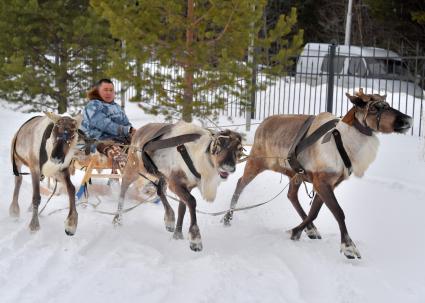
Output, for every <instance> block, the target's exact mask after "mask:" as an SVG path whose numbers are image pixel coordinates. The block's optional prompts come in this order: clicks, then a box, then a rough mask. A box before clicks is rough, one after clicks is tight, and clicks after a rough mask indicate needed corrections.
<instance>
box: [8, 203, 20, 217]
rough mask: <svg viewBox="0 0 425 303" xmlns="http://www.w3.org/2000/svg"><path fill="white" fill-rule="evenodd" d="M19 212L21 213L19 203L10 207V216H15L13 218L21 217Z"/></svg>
mask: <svg viewBox="0 0 425 303" xmlns="http://www.w3.org/2000/svg"><path fill="white" fill-rule="evenodd" d="M19 214H20V209H19V205H13V204H12V205H10V207H9V216H11V217H13V218H19Z"/></svg>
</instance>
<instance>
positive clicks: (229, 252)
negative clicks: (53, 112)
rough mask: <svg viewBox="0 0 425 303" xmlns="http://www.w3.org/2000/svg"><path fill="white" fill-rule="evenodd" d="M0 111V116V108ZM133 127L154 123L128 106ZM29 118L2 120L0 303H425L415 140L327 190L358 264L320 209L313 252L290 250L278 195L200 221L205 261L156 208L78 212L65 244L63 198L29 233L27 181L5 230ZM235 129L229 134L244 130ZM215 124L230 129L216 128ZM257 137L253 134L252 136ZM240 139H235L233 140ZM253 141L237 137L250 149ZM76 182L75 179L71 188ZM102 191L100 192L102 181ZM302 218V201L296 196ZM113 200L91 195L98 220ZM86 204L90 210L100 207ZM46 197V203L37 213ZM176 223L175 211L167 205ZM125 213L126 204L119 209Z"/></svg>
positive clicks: (249, 191) (275, 183)
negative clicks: (115, 218)
mask: <svg viewBox="0 0 425 303" xmlns="http://www.w3.org/2000/svg"><path fill="white" fill-rule="evenodd" d="M0 105H1V104H0ZM127 110H128V112H129V117H130V120H131V121H133V123H134V124H135V126H141V125H143V124H145V123H147V122H151V121H161V118H160V117H152V116H147V115H144V114H142V113H141V111H139V110H138V108H137V106H136V105H135V104H128V107H127ZM29 117H30V115H28V114H22V113H18V112H15V111H12V110H10V109H7V108H5V107H3V108H0V121H2V127H1V128H0V161H1V163H3V165H2V168H1V170H0V178H1V179H0V190H1V192H2V195H1V201H0V298H1V299H0V301H1V302H2V303H6V302H13V303H16V302H31V303H36V302H46V303H48V302H63V303H66V302H90V303H95V302H102V303H107V302H167V301H171V302H291V303H292V302H361V303H364V302H418V303H419V302H425V262H424V261H423V258H424V256H425V237H424V230H425V220H423V213H424V212H425V199H424V196H425V158H424V152H423V148H424V142H423V139H422V140H421V139H419V138H418V137H416V136H408V135H407V136H403V135H386V136H381V137H380V140H381V145H380V150H379V152H378V157H377V160H376V161H375V162H374V163H373V164H372V165H371V167H370V169H369V170H368V171H367V172H366V175H365V177H363V178H362V179H358V178H355V177H352V178H351V179H349V180H348V181H346V182H344V183H342V184H341V186H340V187H338V188H337V190H336V196H337V198H338V199H339V201H340V204H341V206H342V208H343V209H344V212H345V215H346V223H347V227H348V230H349V232H350V236H351V238H352V239H353V241H354V242H355V243H356V245H357V247H358V249H359V250H360V252H361V254H362V257H363V258H362V259H361V260H348V259H346V258H345V257H344V256H343V255H341V254H340V253H339V238H340V237H339V229H338V226H337V223H336V221H335V219H334V218H333V217H332V215H331V214H330V212H329V211H328V210H327V208H326V207H323V209H322V211H321V213H320V214H319V217H318V219H317V220H316V226H317V227H318V230H319V232H320V233H321V235H322V237H323V239H322V240H310V239H308V238H307V237H306V235H305V234H303V235H302V237H301V240H300V241H297V242H294V241H291V240H290V239H289V236H288V234H287V233H286V231H287V230H288V229H290V228H292V227H294V226H295V225H297V224H299V223H300V219H299V218H298V216H297V214H296V212H295V210H294V209H293V208H292V206H291V205H290V202H289V200H288V199H287V198H286V191H285V192H284V194H282V195H280V196H279V197H278V198H277V199H276V200H274V201H272V202H271V203H269V204H267V205H265V206H262V207H259V208H255V209H252V210H249V211H244V212H237V213H235V217H234V220H233V225H232V226H231V227H230V228H224V227H223V226H222V223H221V222H220V219H221V218H220V217H211V216H205V215H201V214H199V215H198V224H199V227H200V230H201V234H202V238H203V246H204V249H203V251H202V252H199V253H195V252H192V251H191V250H190V249H189V243H188V240H187V228H188V216H186V220H185V225H184V227H183V229H184V234H185V237H186V238H185V240H173V239H172V235H171V234H170V233H168V232H167V231H166V230H165V228H164V224H163V214H164V211H163V207H162V206H161V205H160V204H153V203H150V204H143V205H141V206H140V207H138V208H136V209H135V210H134V211H132V212H129V213H127V214H125V215H124V224H123V226H122V227H119V228H114V227H113V225H112V216H108V215H102V214H99V213H96V212H95V211H94V209H93V208H92V207H90V206H89V207H87V208H82V207H78V212H79V225H78V228H77V233H76V235H75V236H73V237H69V236H66V235H65V233H64V225H63V224H64V220H65V218H66V215H67V211H60V212H56V213H53V214H52V215H48V214H49V213H50V212H51V211H54V210H57V209H59V208H63V207H66V205H67V196H66V195H60V196H55V197H54V198H53V199H52V201H51V202H50V203H49V205H48V206H47V208H46V210H45V212H44V213H43V215H42V216H41V218H40V225H41V229H40V231H38V232H37V233H30V231H29V229H28V224H29V221H30V218H31V214H30V213H29V212H26V208H27V207H28V206H29V205H30V201H31V191H32V189H31V185H30V178H29V177H28V176H25V177H24V182H23V185H22V189H21V195H20V199H19V200H20V206H21V218H20V219H18V220H15V219H12V218H10V217H9V215H8V207H9V204H10V202H11V199H12V192H13V175H12V168H11V164H10V160H9V152H10V141H11V139H12V136H13V134H14V132H15V131H16V130H17V129H18V127H19V125H20V124H21V123H22V122H24V121H25V120H26V119H28V118H29ZM243 122H244V121H243V120H236V121H235V122H234V123H235V124H240V123H243ZM220 124H231V123H229V122H228V121H225V119H223V120H221V121H220ZM254 126H256V125H254ZM242 129H243V128H240V130H242ZM253 129H254V130H253V131H251V132H250V133H248V134H247V135H246V138H247V140H248V141H252V138H253V134H254V131H255V127H253ZM242 172H243V164H241V165H240V166H239V167H238V169H237V171H236V173H235V174H233V175H231V176H230V177H229V179H228V180H227V181H226V182H224V183H222V184H221V185H220V187H219V192H218V196H217V197H218V198H217V199H216V201H215V202H214V203H212V204H210V203H207V202H205V201H202V199H201V198H200V194H199V192H197V191H196V190H194V193H195V196H196V198H197V200H198V208H199V209H201V210H204V211H220V210H224V209H226V208H227V207H228V205H229V202H230V198H231V196H232V193H233V190H234V188H235V186H236V182H237V180H238V178H239V177H240V176H241V174H242ZM80 178H81V174H77V175H76V176H74V177H73V181H74V182H75V184H76V185H78V181H79V180H80ZM97 182H98V183H100V184H102V183H104V182H106V181H103V180H99V181H97ZM286 183H287V179H286V177H283V178H281V176H280V175H279V174H276V173H272V172H265V173H263V174H261V175H260V176H258V177H257V178H256V179H255V180H254V181H253V182H252V183H251V184H250V185H248V186H247V187H246V189H245V191H244V192H243V194H242V195H241V197H240V200H239V201H240V202H239V204H238V205H239V206H247V205H250V204H254V203H258V202H262V201H265V200H268V199H269V198H271V197H273V196H274V195H275V194H276V193H278V192H279V191H280V190H281V189H282V188H283V187H284V186H285V185H286ZM300 193H301V201H302V204H303V207H304V208H305V209H308V207H309V205H308V204H309V199H308V198H307V196H306V194H305V193H304V192H301V191H300ZM117 195H118V188H117V187H113V188H112V194H111V195H109V196H108V195H106V196H105V195H102V196H100V195H99V198H100V199H101V201H102V203H101V204H100V205H99V206H98V208H99V209H102V210H108V211H114V210H115V209H116V203H117ZM93 196H94V195H92V196H91V197H90V200H91V202H93V203H97V200H96V199H95V198H94V197H93ZM46 199H47V197H45V196H43V198H42V205H44V202H45V201H46ZM171 203H172V206H173V208H174V210H175V211H176V212H177V207H176V206H177V205H176V204H175V203H174V202H171ZM130 205H134V201H127V202H126V206H130Z"/></svg>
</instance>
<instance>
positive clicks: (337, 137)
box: [332, 129, 353, 175]
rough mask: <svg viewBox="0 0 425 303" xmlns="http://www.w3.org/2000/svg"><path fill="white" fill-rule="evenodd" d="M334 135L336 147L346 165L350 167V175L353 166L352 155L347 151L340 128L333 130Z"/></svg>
mask: <svg viewBox="0 0 425 303" xmlns="http://www.w3.org/2000/svg"><path fill="white" fill-rule="evenodd" d="M332 135H333V136H334V139H335V143H336V148H337V149H338V151H339V154H340V156H341V158H342V161H343V162H344V165H345V167H346V168H347V169H348V175H351V172H352V171H353V167H352V165H351V160H350V157H348V154H347V151H346V150H345V148H344V144H343V143H342V139H341V133H340V132H339V130H337V129H334V130H333V131H332Z"/></svg>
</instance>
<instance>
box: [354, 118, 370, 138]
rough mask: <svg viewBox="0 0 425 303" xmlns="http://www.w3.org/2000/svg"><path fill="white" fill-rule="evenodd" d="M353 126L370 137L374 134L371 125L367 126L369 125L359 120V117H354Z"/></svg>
mask: <svg viewBox="0 0 425 303" xmlns="http://www.w3.org/2000/svg"><path fill="white" fill-rule="evenodd" d="M353 127H354V128H355V129H357V130H358V131H359V132H361V133H362V134H363V135H366V136H369V137H370V136H372V134H373V130H372V129H371V128H370V127H369V126H367V125H366V126H365V125H363V124H361V123H360V122H359V120H357V119H354V121H353Z"/></svg>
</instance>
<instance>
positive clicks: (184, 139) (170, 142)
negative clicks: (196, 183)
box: [141, 124, 201, 179]
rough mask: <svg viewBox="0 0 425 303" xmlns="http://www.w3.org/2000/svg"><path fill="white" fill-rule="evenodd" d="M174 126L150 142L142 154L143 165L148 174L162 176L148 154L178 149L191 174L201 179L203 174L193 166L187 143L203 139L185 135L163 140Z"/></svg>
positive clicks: (167, 128) (165, 129)
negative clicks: (165, 149)
mask: <svg viewBox="0 0 425 303" xmlns="http://www.w3.org/2000/svg"><path fill="white" fill-rule="evenodd" d="M171 127H172V124H170V125H167V126H165V127H163V128H162V129H160V130H159V131H158V132H157V133H156V134H155V136H154V138H153V139H152V140H150V141H148V142H147V143H146V144H145V145H144V146H143V147H142V150H141V154H142V160H143V165H144V166H145V168H146V170H147V172H148V173H150V174H153V175H156V176H158V175H160V172H159V170H158V167H157V166H156V165H155V163H154V162H153V160H152V158H151V157H150V155H149V154H148V153H149V152H154V151H156V150H159V149H164V148H170V147H176V148H177V151H178V152H179V153H180V155H181V157H182V158H183V160H184V162H185V163H186V165H187V167H188V168H189V170H190V172H191V173H192V174H193V175H194V176H195V177H196V178H198V179H200V178H201V174H200V173H199V172H198V171H197V170H196V168H195V166H194V165H193V161H192V159H191V158H190V156H189V153H188V152H187V149H186V146H185V145H184V144H185V143H188V142H193V141H195V140H197V139H199V138H200V137H201V135H200V134H185V135H180V136H176V137H172V138H167V139H162V140H160V139H161V137H162V136H163V135H164V134H165V133H167V132H168V131H169V130H171Z"/></svg>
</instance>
